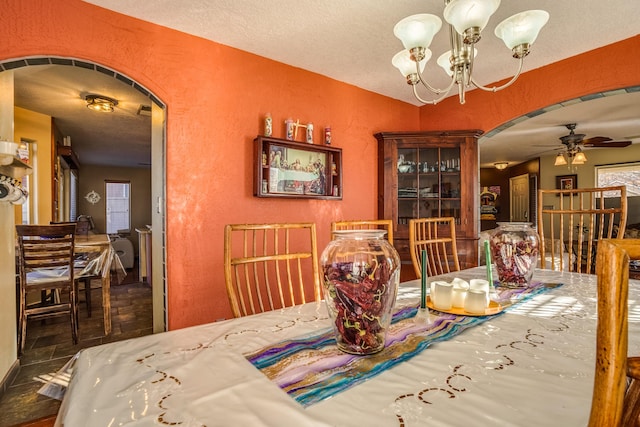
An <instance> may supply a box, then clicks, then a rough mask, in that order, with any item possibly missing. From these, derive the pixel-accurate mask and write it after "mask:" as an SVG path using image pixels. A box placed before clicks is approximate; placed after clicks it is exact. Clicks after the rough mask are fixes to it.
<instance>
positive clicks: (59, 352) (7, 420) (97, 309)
mask: <svg viewBox="0 0 640 427" xmlns="http://www.w3.org/2000/svg"><path fill="white" fill-rule="evenodd" d="M137 272H138V269H137V268H136V267H135V266H134V268H133V269H132V270H130V271H129V272H128V274H127V277H126V278H125V280H124V281H123V282H122V284H120V285H115V284H113V285H112V286H111V318H112V327H113V332H112V333H111V335H110V336H108V337H105V336H104V329H103V323H102V314H103V312H102V298H101V292H102V290H101V289H100V288H94V287H95V286H99V283H100V281H99V280H95V281H93V282H92V284H93V286H92V291H91V303H92V304H91V305H92V313H91V318H88V317H87V311H86V306H85V303H84V291H82V290H81V291H80V301H81V302H80V307H79V314H80V320H79V331H78V335H79V341H78V344H77V345H73V343H72V341H71V328H70V325H69V321H68V318H66V317H59V318H57V319H50V320H47V321H45V324H42V322H41V321H31V322H29V324H28V325H27V341H26V346H25V352H24V354H23V356H22V357H21V358H20V371H19V373H18V375H17V376H16V378H15V379H14V381H13V383H12V384H11V385H10V386H9V388H8V389H7V391H6V393H4V395H2V396H1V397H0V427H7V426H12V425H14V424H18V423H23V422H26V421H29V420H33V419H37V418H41V417H44V416H49V415H52V414H55V413H57V412H58V409H59V407H60V403H61V402H60V401H59V400H56V399H52V398H49V397H46V396H43V395H40V394H38V390H39V389H40V387H42V385H43V383H42V382H40V381H38V380H36V379H34V378H36V377H38V376H39V375H46V374H49V373H55V372H56V371H58V370H59V369H60V368H62V367H63V366H64V364H65V363H67V362H68V361H69V359H71V357H72V356H73V355H75V354H76V353H77V352H78V351H79V350H81V349H83V348H87V347H92V346H96V345H100V344H104V343H108V342H113V341H121V340H125V339H128V338H135V337H139V336H143V335H149V334H151V333H152V325H153V323H152V314H151V313H152V305H151V287H150V286H149V285H147V284H143V283H140V282H138V277H137Z"/></svg>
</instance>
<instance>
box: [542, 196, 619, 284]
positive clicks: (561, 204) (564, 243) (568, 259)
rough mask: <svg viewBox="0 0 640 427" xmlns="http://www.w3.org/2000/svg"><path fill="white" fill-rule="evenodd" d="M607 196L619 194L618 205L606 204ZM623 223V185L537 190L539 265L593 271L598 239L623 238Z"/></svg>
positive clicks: (560, 269) (563, 269)
mask: <svg viewBox="0 0 640 427" xmlns="http://www.w3.org/2000/svg"><path fill="white" fill-rule="evenodd" d="M549 195H550V196H553V199H552V200H550V199H549V198H548V197H545V196H549ZM610 197H618V198H619V199H620V206H617V207H607V206H606V205H605V200H606V199H607V198H610ZM551 202H552V203H553V204H551ZM626 224H627V188H626V187H625V186H615V187H602V188H582V189H570V190H538V234H539V235H540V242H541V244H540V252H539V253H540V260H541V267H543V268H549V269H552V270H558V271H574V272H578V273H594V272H595V260H596V247H597V243H598V241H599V240H600V239H611V238H622V236H623V235H624V231H625V228H626Z"/></svg>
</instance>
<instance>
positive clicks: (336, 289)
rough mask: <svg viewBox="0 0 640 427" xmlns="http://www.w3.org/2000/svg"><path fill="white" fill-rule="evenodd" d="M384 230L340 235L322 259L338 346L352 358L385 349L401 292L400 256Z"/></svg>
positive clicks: (327, 296)
mask: <svg viewBox="0 0 640 427" xmlns="http://www.w3.org/2000/svg"><path fill="white" fill-rule="evenodd" d="M385 233H386V232H385V231H384V230H344V231H335V232H334V236H335V240H332V241H331V242H329V244H328V245H327V247H326V248H325V249H324V251H323V252H322V255H321V257H320V263H321V269H322V273H323V278H324V287H323V290H324V298H325V301H326V304H327V310H328V312H329V317H330V318H331V320H332V322H333V329H334V333H335V338H336V343H337V345H338V348H339V349H340V350H341V351H344V352H346V353H350V354H372V353H376V352H379V351H380V350H382V349H383V348H384V344H385V338H386V333H387V329H388V328H389V324H390V322H391V316H392V310H393V306H394V304H395V301H396V295H397V293H398V283H399V280H400V257H399V256H398V253H397V252H396V250H395V248H394V247H393V246H392V245H391V244H390V243H389V241H388V240H387V239H386V238H385V237H384V235H385Z"/></svg>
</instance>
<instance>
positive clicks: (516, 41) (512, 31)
mask: <svg viewBox="0 0 640 427" xmlns="http://www.w3.org/2000/svg"><path fill="white" fill-rule="evenodd" d="M548 20H549V13H548V12H546V11H544V10H527V11H525V12H520V13H516V14H515V15H513V16H511V17H509V18H507V19H505V20H504V21H502V22H501V23H499V24H498V26H497V27H496V29H495V34H496V36H497V37H498V38H500V39H502V41H504V44H505V45H507V47H508V48H509V49H513V48H514V47H516V46H520V45H523V44H529V45H531V44H533V42H535V41H536V38H538V34H539V33H540V30H541V29H542V27H544V25H545V24H546V23H547V21H548Z"/></svg>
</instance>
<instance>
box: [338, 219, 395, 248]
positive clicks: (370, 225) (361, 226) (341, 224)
mask: <svg viewBox="0 0 640 427" xmlns="http://www.w3.org/2000/svg"><path fill="white" fill-rule="evenodd" d="M338 230H386V232H387V240H388V241H389V243H391V244H392V245H393V221H392V220H390V219H371V220H357V221H335V222H332V223H331V238H332V239H333V232H334V231H338Z"/></svg>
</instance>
